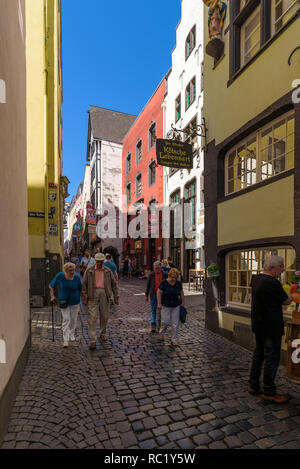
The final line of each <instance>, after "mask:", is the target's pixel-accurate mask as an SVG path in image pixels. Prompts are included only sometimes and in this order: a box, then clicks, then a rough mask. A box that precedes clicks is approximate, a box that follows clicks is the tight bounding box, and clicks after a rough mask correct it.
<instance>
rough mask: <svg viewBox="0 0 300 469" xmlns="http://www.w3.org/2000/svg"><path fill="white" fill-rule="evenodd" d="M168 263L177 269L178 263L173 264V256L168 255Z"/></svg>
mask: <svg viewBox="0 0 300 469" xmlns="http://www.w3.org/2000/svg"><path fill="white" fill-rule="evenodd" d="M168 264H169V266H170V267H171V269H176V265H175V264H173V262H172V257H168Z"/></svg>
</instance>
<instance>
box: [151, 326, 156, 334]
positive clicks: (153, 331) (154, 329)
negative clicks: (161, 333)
mask: <svg viewBox="0 0 300 469" xmlns="http://www.w3.org/2000/svg"><path fill="white" fill-rule="evenodd" d="M155 332H156V326H152V327H151V333H152V334H155Z"/></svg>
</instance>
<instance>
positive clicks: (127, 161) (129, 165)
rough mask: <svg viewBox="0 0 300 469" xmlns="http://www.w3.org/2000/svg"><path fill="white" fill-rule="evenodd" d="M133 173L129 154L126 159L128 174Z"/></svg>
mask: <svg viewBox="0 0 300 469" xmlns="http://www.w3.org/2000/svg"><path fill="white" fill-rule="evenodd" d="M130 171H131V153H128V155H127V158H126V174H129V173H130Z"/></svg>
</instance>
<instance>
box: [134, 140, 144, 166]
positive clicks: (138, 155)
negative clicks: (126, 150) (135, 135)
mask: <svg viewBox="0 0 300 469" xmlns="http://www.w3.org/2000/svg"><path fill="white" fill-rule="evenodd" d="M142 157H143V150H142V140H139V141H138V143H137V145H136V164H139V162H140V161H141V160H142Z"/></svg>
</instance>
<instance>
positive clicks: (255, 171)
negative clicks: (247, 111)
mask: <svg viewBox="0 0 300 469" xmlns="http://www.w3.org/2000/svg"><path fill="white" fill-rule="evenodd" d="M294 153H295V119H294V112H292V113H289V114H285V115H284V116H283V117H280V118H279V119H277V120H276V121H273V122H271V123H270V124H268V125H266V126H265V127H263V128H262V129H260V130H259V131H257V132H256V133H254V134H252V135H250V136H249V137H248V138H247V139H245V140H243V141H242V142H240V143H239V144H238V145H236V146H235V147H234V148H232V149H231V150H230V151H229V152H228V153H227V155H226V158H225V178H226V195H228V194H232V193H234V192H238V191H240V190H242V189H246V188H247V187H249V186H252V185H253V184H256V183H258V182H261V181H264V180H265V179H269V178H270V177H273V176H276V175H277V174H280V173H283V172H284V171H288V170H289V169H292V168H293V167H294Z"/></svg>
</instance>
